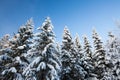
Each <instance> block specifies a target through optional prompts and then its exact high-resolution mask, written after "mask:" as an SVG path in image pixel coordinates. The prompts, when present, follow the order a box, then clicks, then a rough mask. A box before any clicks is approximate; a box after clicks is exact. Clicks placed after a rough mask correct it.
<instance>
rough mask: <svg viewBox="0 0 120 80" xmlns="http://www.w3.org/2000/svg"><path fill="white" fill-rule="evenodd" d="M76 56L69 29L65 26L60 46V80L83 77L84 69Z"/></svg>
mask: <svg viewBox="0 0 120 80" xmlns="http://www.w3.org/2000/svg"><path fill="white" fill-rule="evenodd" d="M78 56H79V53H77V51H76V49H75V44H74V43H73V41H72V37H71V34H70V31H69V30H68V28H67V27H65V28H64V33H63V41H62V47H61V60H62V80H79V79H84V77H85V71H84V69H83V68H82V67H81V62H79V61H80V60H79V61H78Z"/></svg>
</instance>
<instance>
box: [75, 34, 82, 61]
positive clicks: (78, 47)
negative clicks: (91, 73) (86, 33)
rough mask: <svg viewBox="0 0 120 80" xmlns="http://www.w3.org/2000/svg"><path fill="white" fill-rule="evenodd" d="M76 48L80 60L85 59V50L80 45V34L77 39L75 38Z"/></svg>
mask: <svg viewBox="0 0 120 80" xmlns="http://www.w3.org/2000/svg"><path fill="white" fill-rule="evenodd" d="M75 48H76V51H77V56H78V57H79V58H80V59H81V58H83V56H84V54H83V49H82V45H81V43H80V40H79V35H78V34H76V37H75Z"/></svg>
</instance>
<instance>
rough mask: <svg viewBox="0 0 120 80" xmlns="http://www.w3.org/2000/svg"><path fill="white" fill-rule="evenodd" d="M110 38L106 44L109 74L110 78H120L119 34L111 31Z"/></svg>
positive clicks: (116, 79)
mask: <svg viewBox="0 0 120 80" xmlns="http://www.w3.org/2000/svg"><path fill="white" fill-rule="evenodd" d="M108 36H109V40H108V41H107V44H106V52H107V55H106V58H107V66H108V68H107V74H108V77H109V78H110V79H114V80H118V79H120V77H119V76H120V68H119V67H120V59H119V57H120V54H119V53H120V51H119V50H120V48H119V47H120V40H119V38H118V37H117V36H115V35H113V34H112V32H109V35H108Z"/></svg>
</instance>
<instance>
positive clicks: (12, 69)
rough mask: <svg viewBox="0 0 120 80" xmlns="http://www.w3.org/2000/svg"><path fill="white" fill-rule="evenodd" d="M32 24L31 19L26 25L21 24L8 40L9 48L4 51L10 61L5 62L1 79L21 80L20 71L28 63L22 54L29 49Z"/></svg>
mask: <svg viewBox="0 0 120 80" xmlns="http://www.w3.org/2000/svg"><path fill="white" fill-rule="evenodd" d="M32 29H33V24H32V20H31V19H30V20H28V22H27V23H26V25H23V26H21V27H20V29H19V30H18V34H16V35H15V36H14V37H13V39H11V40H10V45H11V46H10V48H9V50H8V51H7V52H6V56H8V57H9V58H10V59H12V61H11V62H10V63H8V64H5V66H4V67H5V69H4V70H3V71H2V75H3V77H4V78H3V80H13V79H15V80H23V76H22V72H23V70H24V69H25V68H26V66H27V65H28V64H29V62H28V61H27V59H26V58H25V57H24V54H26V53H27V51H28V50H29V49H30V47H29V39H30V38H32Z"/></svg>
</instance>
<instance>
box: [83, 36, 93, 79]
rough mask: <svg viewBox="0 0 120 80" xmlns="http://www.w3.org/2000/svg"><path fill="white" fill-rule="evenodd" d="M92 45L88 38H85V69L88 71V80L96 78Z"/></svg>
mask: <svg viewBox="0 0 120 80" xmlns="http://www.w3.org/2000/svg"><path fill="white" fill-rule="evenodd" d="M91 48H92V47H91V45H90V43H89V41H88V38H87V36H84V59H83V67H84V69H85V70H86V71H87V75H86V78H88V79H90V78H93V77H95V74H94V61H93V53H92V50H91Z"/></svg>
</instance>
